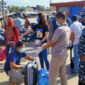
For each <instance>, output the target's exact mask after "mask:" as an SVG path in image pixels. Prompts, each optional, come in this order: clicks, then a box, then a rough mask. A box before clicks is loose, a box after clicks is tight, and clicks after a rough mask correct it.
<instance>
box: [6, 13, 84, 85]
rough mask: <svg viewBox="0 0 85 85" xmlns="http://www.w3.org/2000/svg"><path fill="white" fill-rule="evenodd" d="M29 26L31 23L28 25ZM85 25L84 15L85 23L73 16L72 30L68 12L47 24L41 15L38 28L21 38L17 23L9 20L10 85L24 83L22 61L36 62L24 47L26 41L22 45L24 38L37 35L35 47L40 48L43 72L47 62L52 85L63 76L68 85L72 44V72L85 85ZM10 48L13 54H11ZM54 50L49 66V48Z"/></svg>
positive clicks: (7, 72) (62, 79) (7, 39)
mask: <svg viewBox="0 0 85 85" xmlns="http://www.w3.org/2000/svg"><path fill="white" fill-rule="evenodd" d="M26 18H27V17H26ZM26 20H27V19H26ZM27 23H28V21H27V22H26V25H27ZM29 24H30V23H29ZM26 25H25V26H26ZM83 25H85V14H84V13H83V14H82V15H81V22H79V21H78V17H77V16H73V17H72V24H71V25H70V26H69V24H68V23H67V16H66V14H65V13H64V12H58V13H53V14H52V16H51V17H47V20H46V17H45V15H44V14H43V13H39V14H38V16H37V24H36V25H35V26H33V27H32V28H31V29H29V30H27V31H26V32H25V33H23V34H22V35H21V36H19V31H18V28H17V27H16V26H14V25H13V19H12V18H11V17H9V18H8V19H7V27H6V28H5V42H6V52H7V59H6V62H5V65H4V70H5V72H6V74H7V75H8V76H9V81H10V85H16V84H17V83H21V82H22V81H23V75H22V74H21V71H20V70H19V69H21V68H23V67H24V66H23V65H20V60H21V58H22V57H24V58H26V59H27V60H30V61H34V58H33V57H30V56H28V55H27V54H26V53H25V49H24V45H23V43H22V41H19V40H20V39H21V38H22V37H24V36H26V35H27V34H29V33H31V32H33V31H35V32H36V40H35V45H36V47H37V52H38V56H39V60H40V65H41V68H44V62H45V65H46V68H47V70H48V71H49V85H56V77H57V75H58V74H60V78H61V85H67V78H66V73H65V62H66V59H67V57H68V53H67V47H68V46H69V43H70V40H71V47H73V49H74V68H73V70H72V72H73V73H78V71H79V85H84V84H85V82H84V81H85V78H84V76H85V72H84V67H85V64H84V59H85V58H84V57H85V55H84V54H85V53H84V40H85V39H84V26H83ZM82 30H83V32H82ZM80 36H81V37H80ZM82 36H83V38H82ZM79 39H80V40H79ZM10 47H11V48H12V49H13V50H12V51H11V52H10V53H9V48H10ZM50 47H51V56H52V57H51V61H50V64H49V60H48V50H49V49H48V48H50ZM79 64H80V65H79ZM82 66H83V67H82Z"/></svg>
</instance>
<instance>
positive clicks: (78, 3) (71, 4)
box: [50, 0, 85, 7]
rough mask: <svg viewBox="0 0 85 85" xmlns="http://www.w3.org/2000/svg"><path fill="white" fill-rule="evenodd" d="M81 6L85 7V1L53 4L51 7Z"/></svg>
mask: <svg viewBox="0 0 85 85" xmlns="http://www.w3.org/2000/svg"><path fill="white" fill-rule="evenodd" d="M75 5H78V6H81V5H85V1H84V0H83V1H73V2H62V3H51V4H50V6H55V7H65V6H75Z"/></svg>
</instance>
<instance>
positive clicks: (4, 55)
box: [0, 47, 7, 61]
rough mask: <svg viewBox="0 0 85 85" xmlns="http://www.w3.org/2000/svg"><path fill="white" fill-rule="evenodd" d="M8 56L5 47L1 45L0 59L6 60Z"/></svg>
mask: <svg viewBox="0 0 85 85" xmlns="http://www.w3.org/2000/svg"><path fill="white" fill-rule="evenodd" d="M6 57H7V55H6V51H5V47H1V48H0V61H4V60H5V59H6Z"/></svg>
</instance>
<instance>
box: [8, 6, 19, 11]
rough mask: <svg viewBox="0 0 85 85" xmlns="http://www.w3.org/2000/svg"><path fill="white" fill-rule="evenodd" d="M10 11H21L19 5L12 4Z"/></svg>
mask: <svg viewBox="0 0 85 85" xmlns="http://www.w3.org/2000/svg"><path fill="white" fill-rule="evenodd" d="M9 11H10V12H19V7H18V6H12V7H11V8H10V9H9Z"/></svg>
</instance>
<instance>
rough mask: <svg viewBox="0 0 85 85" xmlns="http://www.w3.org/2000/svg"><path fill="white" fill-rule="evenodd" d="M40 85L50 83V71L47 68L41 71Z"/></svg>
mask: <svg viewBox="0 0 85 85" xmlns="http://www.w3.org/2000/svg"><path fill="white" fill-rule="evenodd" d="M38 85H49V78H48V71H47V70H46V69H41V70H40V71H39V78H38Z"/></svg>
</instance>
